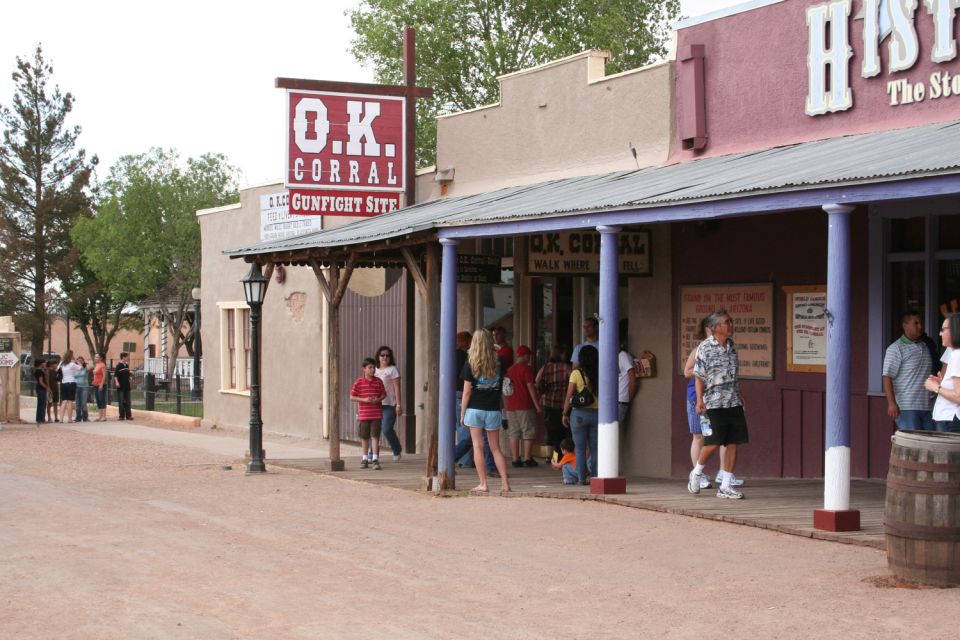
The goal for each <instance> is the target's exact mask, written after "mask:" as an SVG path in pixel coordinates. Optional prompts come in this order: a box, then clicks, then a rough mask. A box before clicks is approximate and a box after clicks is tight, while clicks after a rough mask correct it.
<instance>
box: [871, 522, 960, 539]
mask: <svg viewBox="0 0 960 640" xmlns="http://www.w3.org/2000/svg"><path fill="white" fill-rule="evenodd" d="M883 524H884V530H885V531H886V533H887V535H891V536H898V537H900V538H911V539H914V540H926V541H929V542H960V527H931V526H928V525H924V524H911V523H908V522H898V521H893V522H891V521H889V520H887V521H886V522H884V523H883Z"/></svg>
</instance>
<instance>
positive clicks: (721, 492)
mask: <svg viewBox="0 0 960 640" xmlns="http://www.w3.org/2000/svg"><path fill="white" fill-rule="evenodd" d="M717 497H718V498H726V499H728V500H742V499H743V494H742V493H740V492H739V491H737V490H736V489H733V488H731V489H724V488H723V487H720V489H718V490H717Z"/></svg>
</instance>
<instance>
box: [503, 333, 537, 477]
mask: <svg viewBox="0 0 960 640" xmlns="http://www.w3.org/2000/svg"><path fill="white" fill-rule="evenodd" d="M532 354H533V352H532V351H530V347H528V346H526V345H520V346H519V347H517V351H516V361H515V363H514V365H513V366H512V367H510V368H509V369H507V377H508V378H510V380H511V381H512V382H513V395H510V396H504V398H503V402H504V406H505V408H506V410H507V436H509V438H510V453H512V454H513V466H515V467H524V466H526V467H536V466H537V461H536V460H534V459H533V454H532V452H533V441H534V439H536V437H537V414H538V413H540V411H541V409H540V401H539V400H538V397H537V387H536V382H535V380H536V376H535V375H534V372H533V367H531V366H530V363H529V362H528V361H529V359H530V356H531V355H532ZM521 440H523V459H522V460H521V459H520V441H521Z"/></svg>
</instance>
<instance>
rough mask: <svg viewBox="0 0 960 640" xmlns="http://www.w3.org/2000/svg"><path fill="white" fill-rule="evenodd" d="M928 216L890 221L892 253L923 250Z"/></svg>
mask: <svg viewBox="0 0 960 640" xmlns="http://www.w3.org/2000/svg"><path fill="white" fill-rule="evenodd" d="M926 229H927V225H926V218H924V217H919V218H895V219H893V220H891V221H890V253H902V252H905V251H923V250H924V249H925V248H926V246H925V244H926V243H925V242H924V237H925V236H926Z"/></svg>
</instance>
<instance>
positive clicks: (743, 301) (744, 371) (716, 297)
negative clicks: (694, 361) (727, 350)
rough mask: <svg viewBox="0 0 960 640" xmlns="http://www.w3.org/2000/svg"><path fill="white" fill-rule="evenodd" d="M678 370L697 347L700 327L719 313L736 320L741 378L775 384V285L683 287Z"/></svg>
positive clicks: (736, 340)
mask: <svg viewBox="0 0 960 640" xmlns="http://www.w3.org/2000/svg"><path fill="white" fill-rule="evenodd" d="M679 295H680V318H679V322H680V345H679V350H678V362H679V370H680V371H683V365H684V364H685V363H686V360H687V356H688V355H689V354H690V352H691V351H692V350H693V349H695V348H696V347H697V345H698V344H699V343H700V341H699V340H698V339H697V337H696V334H697V325H698V324H699V322H700V320H701V319H702V318H704V317H706V316H708V315H710V314H711V313H713V312H714V311H716V310H717V309H726V310H727V313H729V314H730V317H731V318H732V319H733V341H734V343H735V344H736V345H737V353H738V354H739V356H740V377H741V378H752V379H756V380H773V377H774V368H773V283H758V284H710V285H689V286H681V287H680V293H679Z"/></svg>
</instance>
